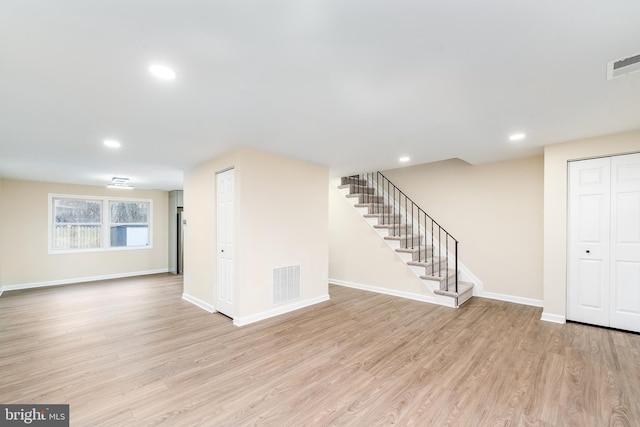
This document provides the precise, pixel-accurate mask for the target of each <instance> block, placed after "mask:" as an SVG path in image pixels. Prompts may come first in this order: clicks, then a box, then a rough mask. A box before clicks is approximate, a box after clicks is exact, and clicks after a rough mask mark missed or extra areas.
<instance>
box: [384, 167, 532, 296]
mask: <svg viewBox="0 0 640 427" xmlns="http://www.w3.org/2000/svg"><path fill="white" fill-rule="evenodd" d="M543 166H544V165H543V158H542V157H529V158H524V159H517V160H509V161H503V162H496V163H487V164H481V165H470V164H468V163H466V162H464V161H462V160H460V159H451V160H445V161H441V162H435V163H429V164H422V165H416V166H410V167H406V168H400V169H393V170H388V171H383V173H384V174H385V176H387V178H389V179H390V180H391V181H392V182H393V183H394V184H396V185H397V186H398V187H399V188H401V189H402V190H403V191H404V192H405V193H406V194H407V195H408V196H409V197H411V198H412V199H413V200H414V201H415V202H416V203H417V204H418V205H420V207H422V208H423V209H424V210H425V211H427V212H428V213H429V214H430V215H432V216H433V217H434V218H435V219H436V220H438V221H440V223H441V224H442V226H443V227H444V228H445V229H447V230H448V231H449V232H451V234H453V235H454V236H455V237H456V238H457V239H458V240H459V241H460V261H461V262H463V263H464V264H465V265H466V266H467V267H468V268H469V269H470V270H471V271H472V272H473V273H474V274H475V275H476V276H477V277H478V278H479V279H480V280H481V281H482V282H483V285H484V289H483V293H484V294H485V296H489V297H496V298H499V299H507V300H512V301H516V302H521V303H525V304H532V305H541V303H542V236H543V228H542V212H543ZM480 296H482V295H480Z"/></svg>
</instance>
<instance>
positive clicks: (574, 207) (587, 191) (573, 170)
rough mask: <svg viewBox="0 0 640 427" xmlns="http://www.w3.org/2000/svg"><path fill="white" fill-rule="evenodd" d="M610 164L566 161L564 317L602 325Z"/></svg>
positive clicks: (606, 308)
mask: <svg viewBox="0 0 640 427" xmlns="http://www.w3.org/2000/svg"><path fill="white" fill-rule="evenodd" d="M610 163H611V161H610V159H609V158H603V159H593V160H584V161H579V162H571V163H569V201H568V202H569V214H568V215H569V239H568V240H569V242H568V255H567V256H568V260H567V261H568V266H569V271H568V283H567V319H568V320H574V321H578V322H585V323H591V324H595V325H602V326H609V294H610V291H609V265H610V262H609V258H610V256H609V233H610V230H609V228H610V199H611V185H610V182H611V171H610Z"/></svg>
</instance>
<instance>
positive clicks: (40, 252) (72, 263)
mask: <svg viewBox="0 0 640 427" xmlns="http://www.w3.org/2000/svg"><path fill="white" fill-rule="evenodd" d="M49 193H53V194H71V195H86V196H109V195H110V196H115V197H133V198H135V197H139V198H143V199H151V200H153V247H152V248H147V249H140V250H120V251H100V252H85V253H75V254H74V253H66V254H62V253H61V254H49V253H48V244H49V243H48V242H49V241H48V226H49V221H50V218H49V215H48V205H49ZM0 200H1V203H2V209H0V215H1V217H0V285H2V286H5V287H6V286H10V287H21V286H31V285H34V284H47V283H62V282H65V281H67V282H71V281H80V280H83V279H88V280H89V279H96V278H101V277H118V276H126V275H131V274H137V273H150V272H163V271H167V250H168V248H167V227H168V224H167V209H168V208H167V201H168V197H167V192H166V191H142V190H133V191H127V193H126V194H123V193H122V190H114V189H107V188H106V187H93V186H84V185H69V184H56V183H47V182H32V181H18V180H9V179H3V180H2V187H0Z"/></svg>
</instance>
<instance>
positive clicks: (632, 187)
mask: <svg viewBox="0 0 640 427" xmlns="http://www.w3.org/2000/svg"><path fill="white" fill-rule="evenodd" d="M610 283H611V290H610V294H609V295H610V301H611V304H610V307H611V313H610V326H611V327H613V328H619V329H627V330H632V331H636V332H640V154H630V155H626V156H616V157H612V158H611V275H610Z"/></svg>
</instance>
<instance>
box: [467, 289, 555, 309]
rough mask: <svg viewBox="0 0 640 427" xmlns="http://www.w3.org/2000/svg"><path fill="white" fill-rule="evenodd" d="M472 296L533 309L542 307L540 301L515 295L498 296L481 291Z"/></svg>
mask: <svg viewBox="0 0 640 427" xmlns="http://www.w3.org/2000/svg"><path fill="white" fill-rule="evenodd" d="M474 296H478V297H480V298H489V299H495V300H499V301H506V302H514V303H516V304H522V305H530V306H533V307H542V305H543V301H542V300H541V299H533V298H525V297H519V296H515V295H506V294H498V293H495V292H484V291H482V292H480V293H479V294H478V295H475V294H474Z"/></svg>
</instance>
